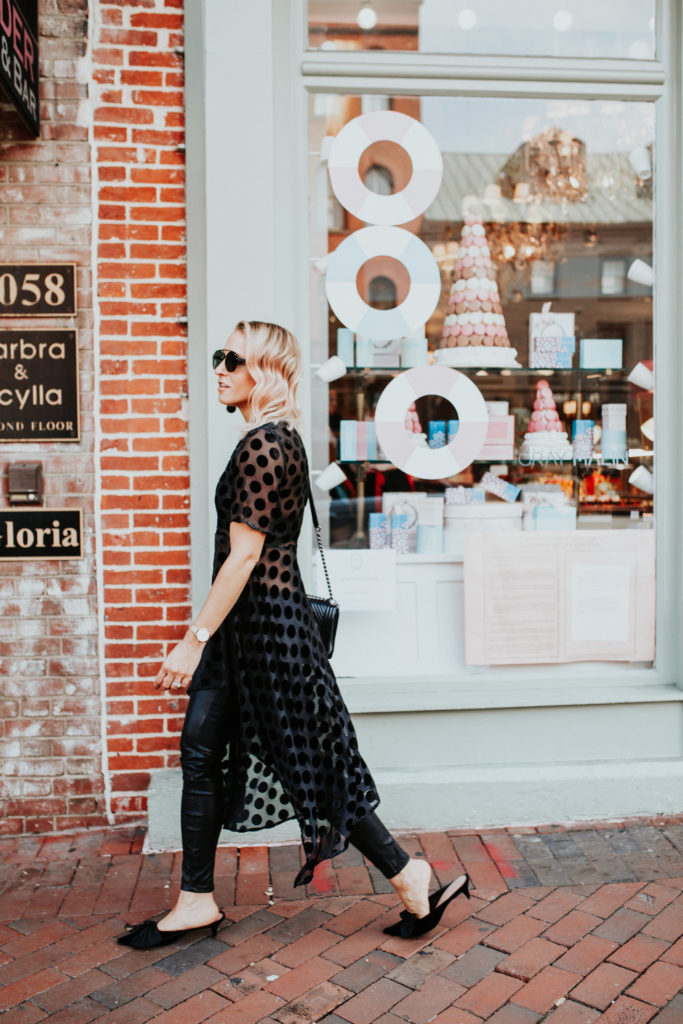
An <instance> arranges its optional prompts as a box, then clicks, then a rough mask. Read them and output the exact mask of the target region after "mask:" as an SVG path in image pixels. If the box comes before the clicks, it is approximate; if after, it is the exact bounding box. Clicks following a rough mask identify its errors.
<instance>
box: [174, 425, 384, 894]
mask: <svg viewBox="0 0 683 1024" xmlns="http://www.w3.org/2000/svg"><path fill="white" fill-rule="evenodd" d="M308 481H309V476H308V462H307V459H306V452H305V449H304V446H303V442H302V440H301V438H300V436H299V434H298V433H297V431H296V430H294V429H292V428H290V427H288V426H287V425H286V424H285V423H281V422H279V423H269V424H265V425H262V426H259V427H254V428H253V429H252V430H250V431H248V432H247V433H246V434H245V435H244V436H243V438H242V439H241V441H240V442H239V443H238V445H237V447H236V448H235V450H234V452H233V454H232V456H231V457H230V460H229V462H228V464H227V466H226V469H225V471H224V472H223V474H222V476H221V478H220V480H219V481H218V486H217V488H216V511H217V516H218V525H217V530H216V539H215V554H214V567H213V578H214V579H215V577H216V575H217V573H218V571H219V570H220V568H221V566H222V565H223V563H224V561H225V559H226V558H227V557H228V554H229V552H230V537H229V529H230V523H231V522H240V523H246V524H247V525H249V526H250V527H251V528H252V529H256V530H258V531H259V532H261V533H264V534H265V542H264V546H263V551H262V553H261V556H260V558H259V561H258V563H257V565H256V566H255V568H254V570H253V571H252V573H251V575H250V577H249V579H248V580H247V583H246V585H245V587H244V590H243V591H242V593H241V594H240V596H239V598H238V600H237V601H236V603H235V605H234V607H233V609H232V610H231V612H230V613H229V615H228V616H227V617H226V619H225V620H224V622H223V623H222V624H221V626H220V627H219V628H218V629H217V630H216V632H215V633H214V634H213V636H212V637H211V638H210V639H209V640H208V642H207V644H206V647H205V649H204V651H203V653H202V658H201V661H200V663H199V666H198V668H197V671H196V672H195V674H194V676H193V679H192V682H191V684H190V687H189V689H188V692H189V693H192V692H194V691H195V690H198V689H204V688H223V687H225V688H227V689H228V691H229V698H230V699H229V702H228V707H229V709H230V710H229V713H228V714H227V716H226V717H227V721H226V751H225V755H224V758H223V761H222V766H221V767H222V772H223V787H224V797H225V798H224V813H223V824H224V827H225V828H228V829H230V830H232V831H236V832H254V831H259V830H261V829H264V828H272V827H274V826H275V825H279V824H282V823H283V822H285V821H291V820H296V821H297V822H298V824H299V827H300V829H301V838H302V843H303V849H304V856H305V863H304V865H303V867H302V868H301V870H300V871H299V873H298V874H297V877H296V879H295V882H294V884H295V885H297V886H298V885H304V884H308V883H309V882H310V881H311V879H312V877H313V871H314V868H315V866H316V865H317V864H319V863H320V862H321V861H322V860H326V859H329V858H331V857H335V856H337V855H338V854H340V853H342V852H343V851H344V850H345V849H346V847H347V846H348V844H349V833H350V832H351V830H352V828H353V827H354V825H356V824H357V823H358V822H359V821H360V820H362V819H363V818H364V817H365V816H366V815H367V814H369V813H370V812H371V811H372V810H374V808H375V807H377V806H378V804H379V796H378V794H377V790H376V787H375V784H374V781H373V779H372V776H371V774H370V772H369V770H368V767H367V765H366V764H365V762H364V761H363V759H362V757H361V755H360V753H359V750H358V742H357V738H356V733H355V730H354V727H353V724H352V722H351V719H350V717H349V713H348V710H347V708H346V705H345V703H344V701H343V698H342V696H341V694H340V692H339V688H338V686H337V681H336V679H335V676H334V672H333V671H332V668H331V666H330V663H329V660H328V658H327V654H326V651H325V647H324V644H323V641H322V639H321V637H320V634H319V632H318V628H317V625H316V622H315V618H314V616H313V613H312V611H311V608H310V604H309V601H308V597H307V596H306V591H305V588H304V586H303V581H302V579H301V573H300V570H299V566H298V563H297V559H296V545H297V540H298V537H299V533H300V531H301V525H302V522H303V517H304V512H305V509H306V504H307V501H308V487H309V483H308Z"/></svg>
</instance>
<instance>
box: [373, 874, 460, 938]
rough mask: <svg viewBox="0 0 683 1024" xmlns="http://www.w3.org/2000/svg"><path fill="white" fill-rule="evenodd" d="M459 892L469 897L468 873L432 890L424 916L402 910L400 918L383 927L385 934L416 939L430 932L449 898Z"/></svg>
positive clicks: (441, 915) (453, 897)
mask: <svg viewBox="0 0 683 1024" xmlns="http://www.w3.org/2000/svg"><path fill="white" fill-rule="evenodd" d="M461 892H464V893H465V896H467V899H469V898H470V876H469V875H459V876H458V878H456V879H455V880H454V881H452V882H449V883H448V885H444V886H443V887H442V888H441V889H437V891H436V892H433V893H432V895H431V896H430V897H429V913H428V914H427V916H426V917H416V916H415V914H411V912H410V911H409V910H403V911H402V912H401V920H400V921H396V923H395V924H391V925H389V927H388V928H385V929H384V933H385V935H399V936H400V937H401V938H402V939H416V938H417V937H418V936H419V935H424V934H425V933H426V932H430V931H431V930H432V928H436V926H437V924H438V923H439V921H440V920H441V918H442V917H443V913H444V911H445V909H446V907H447V906H448V904H449V903H450V902H451V900H454V899H455V897H456V896H459V895H460V893H461Z"/></svg>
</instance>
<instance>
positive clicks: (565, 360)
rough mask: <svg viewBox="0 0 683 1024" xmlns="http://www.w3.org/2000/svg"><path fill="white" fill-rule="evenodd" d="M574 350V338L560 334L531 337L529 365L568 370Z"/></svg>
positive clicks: (542, 368)
mask: <svg viewBox="0 0 683 1024" xmlns="http://www.w3.org/2000/svg"><path fill="white" fill-rule="evenodd" d="M575 352H576V338H574V337H572V336H562V337H560V336H559V335H558V336H557V337H554V338H551V337H547V338H532V339H531V340H530V341H529V366H530V367H531V368H532V369H538V370H549V369H554V370H569V369H571V366H572V360H573V357H574V353H575Z"/></svg>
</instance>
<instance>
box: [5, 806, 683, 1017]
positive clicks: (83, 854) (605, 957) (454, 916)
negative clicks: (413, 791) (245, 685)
mask: <svg viewBox="0 0 683 1024" xmlns="http://www.w3.org/2000/svg"><path fill="white" fill-rule="evenodd" d="M143 838H144V832H143V830H141V829H131V828H126V829H115V830H114V829H111V830H98V831H90V832H87V833H81V834H78V835H72V836H48V837H28V838H21V839H7V840H1V841H0V864H1V865H2V866H1V867H0V885H1V889H0V984H2V986H3V987H2V989H1V990H0V1021H1V1020H6V1021H7V1022H8V1024H10V1022H11V1024H33V1022H37V1021H50V1022H51V1024H67V1022H68V1024H88V1022H89V1021H95V1020H99V1019H100V1018H102V1019H104V1018H105V1016H106V1021H107V1024H142V1022H145V1021H156V1022H160V1024H200V1022H203V1021H210V1022H212V1024H224V1022H225V1024H257V1022H264V1024H273V1022H277V1024H299V1022H312V1021H315V1022H318V1024H406V1022H409V1024H427V1022H430V1021H433V1022H435V1024H480V1022H482V1021H490V1022H491V1024H535V1022H537V1021H546V1020H548V1021H552V1024H593V1022H598V1021H599V1022H606V1024H640V1022H646V1021H653V1022H655V1024H681V1022H683V995H682V994H681V991H682V989H683V938H682V937H681V936H682V935H683V816H679V817H675V818H671V817H669V818H666V819H642V818H640V819H631V820H628V821H624V822H589V823H584V824H581V825H576V826H572V827H567V828H565V827H563V826H553V825H550V826H543V827H540V826H539V827H538V828H514V829H512V828H511V829H489V830H485V831H481V832H474V831H449V832H447V833H445V832H442V833H421V834H419V835H414V836H403V837H402V843H403V844H404V845H405V846H406V848H408V849H409V850H410V852H411V853H413V854H414V855H422V856H426V857H427V858H428V859H429V861H430V862H431V864H432V865H433V867H434V871H435V875H436V877H437V879H438V880H439V882H440V883H443V882H444V881H445V880H447V879H448V878H449V877H451V876H453V875H455V874H458V873H460V872H461V871H463V870H467V871H468V872H469V874H470V876H471V878H472V882H473V885H474V890H473V897H472V900H471V901H469V902H468V901H467V900H465V899H464V898H463V897H459V898H458V900H456V901H455V902H454V903H453V904H451V906H450V907H449V909H448V911H447V912H446V915H445V916H444V918H443V920H442V922H441V925H440V926H439V928H438V929H436V930H435V931H434V932H432V933H430V935H428V936H426V937H425V938H424V939H421V940H420V939H417V940H411V941H408V942H406V941H403V940H401V939H395V938H389V937H387V936H385V935H384V934H383V933H382V928H383V927H384V926H385V925H386V924H387V923H389V922H391V921H393V920H395V919H396V917H397V900H396V897H395V895H394V893H393V890H391V887H390V886H389V885H388V883H387V882H386V881H385V880H384V879H383V878H382V877H381V876H380V875H378V874H377V872H376V871H375V870H374V869H373V868H369V867H368V866H367V865H366V864H365V863H364V862H363V860H362V858H361V857H360V856H359V855H358V854H357V853H356V852H355V851H353V850H349V851H348V852H347V853H346V854H344V856H343V857H340V858H338V859H337V860H335V861H334V862H332V864H327V865H323V866H322V868H321V869H320V870H319V872H318V873H317V874H316V879H315V885H314V886H311V887H310V889H309V891H307V892H306V893H305V894H304V896H303V898H300V897H301V893H300V891H299V890H297V891H294V890H292V888H291V882H292V878H293V877H294V874H295V872H296V870H297V869H298V866H299V848H298V847H296V846H279V847H274V848H272V849H268V848H266V847H263V846H259V847H245V848H242V849H240V850H236V849H234V848H227V847H226V848H221V849H220V851H219V857H218V872H217V883H216V888H217V898H218V902H219V904H220V905H221V906H222V907H223V908H224V909H225V913H226V916H227V917H228V919H229V921H230V922H231V923H229V924H225V925H224V926H223V927H222V929H221V930H220V931H219V932H218V935H217V936H216V938H215V939H213V938H210V937H206V938H199V939H196V940H194V941H191V940H187V941H185V940H182V941H181V942H180V943H178V944H177V946H168V947H165V948H164V949H161V950H158V951H156V952H155V951H149V952H139V951H133V950H128V949H127V948H126V947H122V946H118V945H117V944H116V943H115V942H114V940H113V937H114V936H115V935H117V934H119V933H120V932H121V931H122V929H123V924H124V922H125V921H137V920H140V919H141V918H143V917H146V916H151V915H155V914H157V913H159V912H161V911H162V910H163V909H164V908H165V907H168V906H169V905H170V904H171V903H172V902H173V899H174V893H175V891H176V888H177V885H178V880H179V874H180V871H179V868H180V856H179V855H178V854H172V853H168V854H156V855H149V856H145V855H143V854H142V852H141V851H142V841H143Z"/></svg>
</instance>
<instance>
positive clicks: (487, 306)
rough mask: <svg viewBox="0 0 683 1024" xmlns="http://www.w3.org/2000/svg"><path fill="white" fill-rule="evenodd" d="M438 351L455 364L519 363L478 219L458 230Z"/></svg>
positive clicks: (470, 218)
mask: <svg viewBox="0 0 683 1024" xmlns="http://www.w3.org/2000/svg"><path fill="white" fill-rule="evenodd" d="M489 349H491V350H493V349H498V350H507V351H499V352H494V351H487V350H489ZM445 350H447V351H445ZM459 350H463V351H459ZM467 350H469V351H467ZM437 351H438V355H437V360H438V362H444V363H448V364H450V365H454V366H457V365H459V364H460V365H475V363H476V365H479V366H486V365H501V366H505V365H509V366H516V365H517V363H516V362H515V356H516V352H515V350H514V349H512V348H511V347H510V339H509V337H508V333H507V329H506V327H505V319H504V317H503V309H502V307H501V304H500V295H499V293H498V284H497V282H496V270H495V267H494V265H493V261H492V259H491V253H490V251H489V247H488V243H487V240H486V229H485V227H484V224H483V221H482V219H481V217H474V216H467V217H465V221H464V223H463V226H462V232H461V238H460V247H459V249H458V253H457V256H456V259H455V262H454V264H453V284H452V285H451V291H450V295H449V298H448V314H447V315H446V317H445V319H444V326H443V333H442V336H441V341H440V345H439V349H438V350H437Z"/></svg>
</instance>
